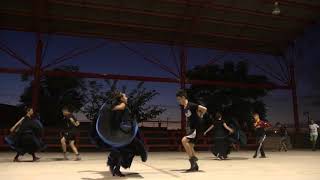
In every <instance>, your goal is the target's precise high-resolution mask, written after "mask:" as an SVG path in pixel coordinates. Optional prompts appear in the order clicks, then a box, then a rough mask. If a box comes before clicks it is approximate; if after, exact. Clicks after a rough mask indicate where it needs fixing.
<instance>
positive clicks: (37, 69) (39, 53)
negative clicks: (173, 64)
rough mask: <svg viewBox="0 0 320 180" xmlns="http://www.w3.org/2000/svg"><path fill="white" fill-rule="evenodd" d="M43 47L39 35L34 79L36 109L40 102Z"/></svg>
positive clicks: (33, 91)
mask: <svg viewBox="0 0 320 180" xmlns="http://www.w3.org/2000/svg"><path fill="white" fill-rule="evenodd" d="M42 48H43V43H42V41H41V39H40V35H38V39H37V47H36V64H35V67H34V71H33V81H32V108H33V110H34V111H37V110H38V104H39V94H40V93H39V91H40V78H41V64H42Z"/></svg>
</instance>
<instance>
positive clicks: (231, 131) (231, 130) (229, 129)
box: [223, 123, 234, 133]
mask: <svg viewBox="0 0 320 180" xmlns="http://www.w3.org/2000/svg"><path fill="white" fill-rule="evenodd" d="M223 127H224V128H226V129H227V130H228V131H229V132H230V133H233V132H234V130H233V129H232V128H230V127H229V126H228V125H227V124H226V123H223Z"/></svg>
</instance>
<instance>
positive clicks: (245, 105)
mask: <svg viewBox="0 0 320 180" xmlns="http://www.w3.org/2000/svg"><path fill="white" fill-rule="evenodd" d="M248 70H249V68H248V65H247V63H246V62H238V63H237V64H235V63H233V62H226V63H225V64H224V65H223V66H222V67H220V66H218V65H205V66H196V67H195V68H193V69H192V70H190V71H189V72H188V78H189V79H201V80H221V81H230V82H242V83H266V82H268V79H267V78H266V77H265V76H259V75H251V74H249V73H248ZM267 92H268V90H267V89H252V88H251V89H249V88H246V89H242V88H227V87H219V86H209V85H191V87H190V88H189V89H188V94H189V95H190V96H189V98H190V99H191V100H192V101H196V102H198V103H200V104H204V105H205V106H206V107H207V108H208V112H209V114H211V118H210V119H212V115H213V114H214V113H215V112H217V111H219V112H222V113H223V114H224V117H225V119H226V120H230V119H235V118H236V119H237V120H238V121H239V122H240V124H242V125H243V126H245V124H247V125H249V126H250V124H252V123H251V119H252V117H251V114H252V112H254V111H256V112H259V113H260V114H261V116H262V117H263V118H264V117H265V116H266V107H265V104H264V102H263V101H262V100H261V97H264V96H266V95H267Z"/></svg>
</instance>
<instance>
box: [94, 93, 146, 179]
mask: <svg viewBox="0 0 320 180" xmlns="http://www.w3.org/2000/svg"><path fill="white" fill-rule="evenodd" d="M127 102H128V98H127V96H126V95H125V94H124V93H116V94H115V102H114V103H113V104H112V105H111V111H110V113H111V114H109V116H108V117H109V118H111V119H110V121H111V124H110V125H111V126H112V128H111V129H110V131H112V130H115V132H116V130H121V131H123V133H131V130H132V129H131V125H130V124H131V122H132V121H131V120H130V119H132V118H131V117H132V114H130V110H129V108H128V105H127ZM105 120H107V119H105ZM97 125H98V126H99V124H97ZM112 133H113V132H111V134H112ZM97 134H98V133H97V132H91V135H93V136H94V137H92V139H93V140H94V141H95V142H96V144H98V146H99V147H106V146H109V147H110V146H111V151H110V154H109V156H108V160H107V166H109V169H110V172H111V173H112V175H113V176H120V177H123V176H125V175H124V174H123V173H122V172H121V171H120V167H122V168H125V169H126V168H130V166H131V164H132V161H133V158H134V157H135V156H137V155H139V156H140V157H141V160H142V161H143V162H146V161H147V152H146V149H145V147H144V144H143V141H142V139H141V137H140V135H139V132H138V133H137V134H136V136H135V137H134V138H133V140H132V141H131V142H130V143H129V144H124V145H123V146H121V145H117V146H112V144H111V143H110V144H108V142H105V141H103V140H101V139H100V140H99V138H98V136H97ZM100 138H101V137H100ZM119 143H120V142H119Z"/></svg>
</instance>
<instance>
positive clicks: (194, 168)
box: [187, 157, 199, 172]
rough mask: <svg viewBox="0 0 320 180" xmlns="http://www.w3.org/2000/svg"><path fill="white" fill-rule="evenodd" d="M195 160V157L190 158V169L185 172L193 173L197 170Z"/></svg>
mask: <svg viewBox="0 0 320 180" xmlns="http://www.w3.org/2000/svg"><path fill="white" fill-rule="evenodd" d="M196 160H197V158H196V157H191V158H190V159H189V162H190V165H191V167H190V169H187V172H195V171H198V170H199V166H198V164H197V162H196Z"/></svg>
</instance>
